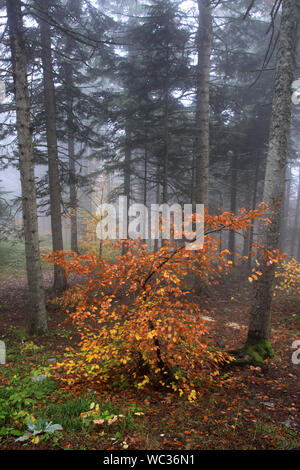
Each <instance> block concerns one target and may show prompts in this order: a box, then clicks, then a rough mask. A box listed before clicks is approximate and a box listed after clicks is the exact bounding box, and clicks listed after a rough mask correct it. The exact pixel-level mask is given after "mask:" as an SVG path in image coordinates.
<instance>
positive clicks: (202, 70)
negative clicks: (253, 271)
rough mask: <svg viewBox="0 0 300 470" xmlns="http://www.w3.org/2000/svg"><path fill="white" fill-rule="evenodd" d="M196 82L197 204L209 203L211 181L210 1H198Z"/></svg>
mask: <svg viewBox="0 0 300 470" xmlns="http://www.w3.org/2000/svg"><path fill="white" fill-rule="evenodd" d="M198 12H199V27H198V34H197V55H198V63H197V83H196V140H195V154H196V203H197V204H205V205H207V204H208V178H209V117H210V109H209V99H210V97H209V95H210V60H211V49H212V37H213V35H212V16H211V5H210V0H198Z"/></svg>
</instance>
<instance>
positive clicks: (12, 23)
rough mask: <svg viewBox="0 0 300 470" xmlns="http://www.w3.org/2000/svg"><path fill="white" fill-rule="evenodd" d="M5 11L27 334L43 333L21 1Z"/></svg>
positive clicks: (9, 0) (11, 0) (9, 2)
mask: <svg viewBox="0 0 300 470" xmlns="http://www.w3.org/2000/svg"><path fill="white" fill-rule="evenodd" d="M6 8H7V16H8V26H9V34H10V46H11V56H12V64H13V79H14V93H15V104H16V119H17V134H18V144H19V164H20V174H21V188H22V208H23V220H24V233H25V255H26V270H27V279H28V288H29V298H30V310H29V312H28V320H29V331H30V334H44V333H46V331H47V313H46V308H45V293H44V287H43V277H42V269H41V260H40V248H39V235H38V218H37V202H36V190H35V180H34V156H33V144H32V128H31V124H30V103H29V93H28V82H27V57H26V52H25V49H24V42H25V38H24V30H23V19H22V11H21V2H20V1H19V0H7V2H6Z"/></svg>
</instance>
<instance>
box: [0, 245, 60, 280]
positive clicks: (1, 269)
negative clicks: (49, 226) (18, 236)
mask: <svg viewBox="0 0 300 470" xmlns="http://www.w3.org/2000/svg"><path fill="white" fill-rule="evenodd" d="M40 249H41V250H47V251H51V249H52V247H51V240H50V237H43V238H42V239H41V242H40ZM42 268H43V270H44V271H49V270H51V269H52V266H51V265H50V264H48V263H46V261H43V260H42ZM25 275H26V265H25V245H24V243H23V242H13V241H11V242H9V241H2V242H1V243H0V281H4V280H5V279H7V278H8V277H12V278H16V279H19V278H21V277H24V276H25Z"/></svg>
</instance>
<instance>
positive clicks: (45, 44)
mask: <svg viewBox="0 0 300 470" xmlns="http://www.w3.org/2000/svg"><path fill="white" fill-rule="evenodd" d="M43 10H44V12H45V15H47V13H48V9H47V6H46V5H44V4H43ZM40 30H41V43H42V64H43V77H44V103H45V115H46V134H47V148H48V170H49V190H50V211H51V233H52V248H53V251H59V250H63V236H62V222H61V189H60V184H59V168H58V151H57V134H56V101H55V89H54V76H53V68H52V56H51V32H50V25H49V23H48V22H47V21H43V20H40ZM65 288H66V277H65V275H64V270H63V269H62V268H61V267H60V266H58V265H54V289H55V291H56V292H62V291H63V290H64V289H65Z"/></svg>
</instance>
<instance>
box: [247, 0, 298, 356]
mask: <svg viewBox="0 0 300 470" xmlns="http://www.w3.org/2000/svg"><path fill="white" fill-rule="evenodd" d="M299 35H300V4H299V1H298V0H285V1H284V2H283V4H282V15H281V27H280V36H279V41H278V52H277V60H276V72H275V84H274V93H273V104H272V116H271V125H270V136H269V146H268V154H267V165H266V175H265V184H264V196H263V200H264V202H265V203H266V204H268V206H269V210H268V211H267V216H268V218H269V219H270V221H271V223H270V224H269V225H263V226H262V228H261V237H260V242H261V243H262V245H264V246H265V247H266V248H267V249H268V250H276V249H277V248H278V244H279V229H280V217H281V204H278V203H279V202H281V201H282V199H283V194H284V183H285V166H286V158H287V153H288V143H289V134H290V122H291V114H292V100H291V92H292V82H293V81H294V78H295V71H296V66H297V48H298V43H299ZM259 262H260V271H261V272H262V275H261V276H259V278H258V280H257V281H256V284H255V298H254V301H253V305H252V309H251V312H250V313H251V319H250V325H249V331H248V339H247V345H248V346H249V345H250V346H251V345H252V347H253V344H254V345H257V350H259V352H260V354H261V355H262V357H266V356H268V355H270V345H269V339H270V329H271V301H272V297H273V282H274V273H275V265H274V263H272V264H269V263H268V262H267V261H266V260H265V259H264V256H263V255H261V256H260V258H259ZM247 345H246V346H247Z"/></svg>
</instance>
